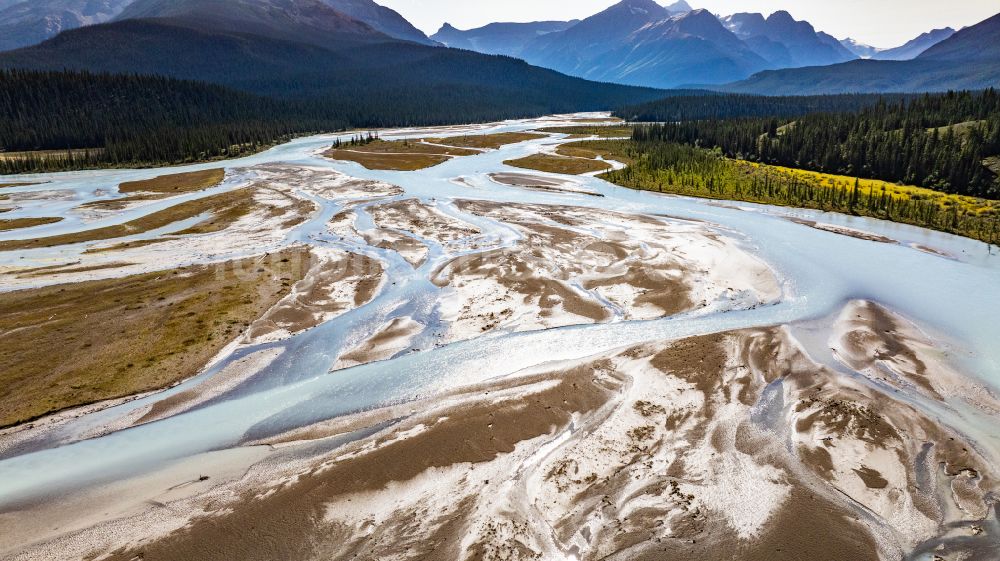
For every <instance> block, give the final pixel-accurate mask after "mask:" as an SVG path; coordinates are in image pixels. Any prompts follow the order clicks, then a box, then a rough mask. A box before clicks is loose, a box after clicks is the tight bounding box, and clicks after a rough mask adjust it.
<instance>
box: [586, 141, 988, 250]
mask: <svg viewBox="0 0 1000 561" xmlns="http://www.w3.org/2000/svg"><path fill="white" fill-rule="evenodd" d="M598 143H599V145H600V146H601V148H604V149H608V150H609V151H610V152H611V153H612V154H614V155H617V156H623V157H625V158H626V159H628V160H629V161H630V162H632V163H631V165H629V166H628V167H626V168H624V169H621V170H616V171H611V172H608V173H607V174H605V175H604V176H603V177H605V178H606V179H608V180H609V181H612V182H614V183H617V184H619V185H623V186H626V187H631V188H633V189H643V190H649V191H659V192H666V193H676V194H682V195H691V196H696V197H707V198H715V199H726V200H740V201H751V202H757V203H764V204H776V205H786V206H795V207H802V208H812V209H818V210H823V211H834V212H841V213H845V214H854V215H859V216H870V217H876V218H882V219H886V220H892V221H895V222H903V223H906V224H913V225H917V226H922V227H925V228H931V229H935V230H943V231H946V232H952V233H955V234H960V235H963V236H967V237H970V238H974V239H978V240H982V241H984V242H987V243H990V244H996V243H998V242H1000V211H998V210H997V208H998V205H997V204H993V205H973V204H969V203H963V202H960V201H955V200H948V199H949V197H951V196H950V195H944V194H940V193H936V194H934V195H932V196H927V195H921V196H915V195H912V194H900V193H896V192H893V191H892V190H891V189H887V188H886V185H885V184H884V182H867V181H866V182H862V181H860V180H858V179H856V178H855V179H850V178H843V179H839V180H831V179H828V178H827V177H828V176H815V175H810V174H806V173H802V172H799V171H795V170H787V169H783V168H778V167H771V166H766V165H760V164H756V163H752V162H746V161H742V160H734V159H731V158H726V157H724V156H723V155H722V154H721V152H720V151H719V150H718V149H714V150H707V149H703V148H697V147H694V146H690V145H686V144H676V143H669V142H659V141H646V142H636V141H598V142H597V143H595V144H598ZM879 184H880V185H879Z"/></svg>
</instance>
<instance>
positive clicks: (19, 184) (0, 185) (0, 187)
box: [0, 183, 38, 189]
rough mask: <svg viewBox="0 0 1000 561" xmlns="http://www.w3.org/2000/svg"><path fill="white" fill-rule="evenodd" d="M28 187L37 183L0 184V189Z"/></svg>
mask: <svg viewBox="0 0 1000 561" xmlns="http://www.w3.org/2000/svg"><path fill="white" fill-rule="evenodd" d="M28 185H38V184H37V183H0V189H3V188H4V187H27V186H28Z"/></svg>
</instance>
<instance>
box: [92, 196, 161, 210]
mask: <svg viewBox="0 0 1000 561" xmlns="http://www.w3.org/2000/svg"><path fill="white" fill-rule="evenodd" d="M168 196H169V195H165V194H158V193H148V194H142V195H132V196H131V197H122V198H120V199H109V200H106V201H90V202H86V203H83V204H82V205H80V206H79V207H77V208H83V209H90V210H108V211H114V210H124V209H126V208H128V207H130V206H132V204H133V203H141V202H145V201H158V200H161V199H165V198H167V197H168Z"/></svg>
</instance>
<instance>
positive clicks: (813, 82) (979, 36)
mask: <svg viewBox="0 0 1000 561" xmlns="http://www.w3.org/2000/svg"><path fill="white" fill-rule="evenodd" d="M997 37H1000V14H997V15H995V16H993V17H991V18H989V19H987V20H984V21H982V22H980V23H978V24H976V25H972V26H969V27H966V28H964V29H962V30H960V31H957V32H955V33H954V34H953V35H951V36H950V37H948V38H947V39H945V40H943V41H941V42H939V43H937V44H935V45H933V46H931V47H930V48H928V49H927V50H925V51H923V52H922V53H920V55H919V56H917V57H916V58H914V59H912V60H855V61H851V62H846V63H842V64H834V65H830V66H819V67H808V68H789V69H783V70H771V71H764V72H760V73H757V74H755V75H753V76H751V77H750V78H748V79H746V80H743V81H739V82H736V83H733V84H729V85H726V86H723V87H721V88H719V89H721V90H724V91H729V92H739V93H757V94H766V95H812V94H828V93H855V92H875V93H878V92H937V91H946V90H957V89H969V90H975V89H984V88H990V87H997V86H1000V41H997Z"/></svg>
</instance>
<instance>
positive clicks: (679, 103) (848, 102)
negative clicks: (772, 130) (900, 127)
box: [615, 91, 920, 123]
mask: <svg viewBox="0 0 1000 561" xmlns="http://www.w3.org/2000/svg"><path fill="white" fill-rule="evenodd" d="M918 97H920V96H919V95H918V94H895V95H886V94H841V95H808V96H764V95H749V94H723V93H718V92H708V91H702V92H698V91H690V92H684V93H683V94H682V95H673V96H670V97H666V98H663V99H659V100H656V101H650V102H646V103H640V104H636V105H627V106H625V107H622V108H620V109H618V110H617V111H615V115H616V116H617V117H621V118H622V119H626V120H629V121H640V122H666V123H672V122H675V121H694V120H703V119H733V118H737V117H799V116H801V115H808V114H810V113H844V112H855V111H860V110H861V109H864V108H866V107H871V106H873V105H877V104H878V103H879V102H889V103H894V102H898V101H902V100H908V99H916V98H918Z"/></svg>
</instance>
